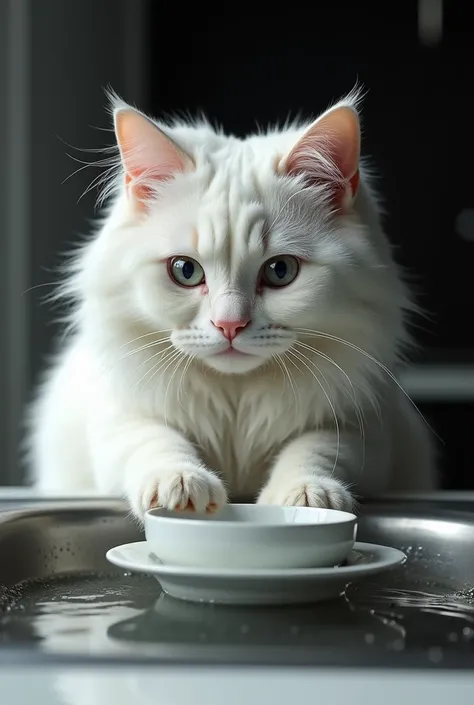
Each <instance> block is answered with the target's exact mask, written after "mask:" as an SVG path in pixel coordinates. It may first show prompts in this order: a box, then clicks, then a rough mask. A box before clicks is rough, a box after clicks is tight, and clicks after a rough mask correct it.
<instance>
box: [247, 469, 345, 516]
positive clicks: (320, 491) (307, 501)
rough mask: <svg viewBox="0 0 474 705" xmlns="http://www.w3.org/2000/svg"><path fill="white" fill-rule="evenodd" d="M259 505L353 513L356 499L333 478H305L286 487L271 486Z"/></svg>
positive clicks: (262, 494) (259, 499)
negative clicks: (317, 508)
mask: <svg viewBox="0 0 474 705" xmlns="http://www.w3.org/2000/svg"><path fill="white" fill-rule="evenodd" d="M258 503H259V504H278V505H280V506H291V507H319V508H323V509H339V510H342V511H347V512H350V511H353V509H354V504H355V502H354V498H353V497H352V495H351V493H350V492H349V491H348V490H347V489H346V488H345V487H344V486H343V485H342V484H341V483H340V482H339V481H338V480H335V479H333V478H331V477H317V478H312V477H310V478H305V479H302V480H299V481H295V482H293V483H286V484H285V485H284V486H283V485H282V484H278V485H275V486H272V483H271V481H270V483H269V485H268V486H267V487H266V488H265V489H264V490H263V491H262V493H261V494H260V497H259V498H258Z"/></svg>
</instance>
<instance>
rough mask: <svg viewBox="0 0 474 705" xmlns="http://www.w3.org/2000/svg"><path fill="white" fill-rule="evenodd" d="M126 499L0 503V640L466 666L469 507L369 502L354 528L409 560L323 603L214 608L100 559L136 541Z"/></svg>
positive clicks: (75, 647)
mask: <svg viewBox="0 0 474 705" xmlns="http://www.w3.org/2000/svg"><path fill="white" fill-rule="evenodd" d="M140 538H141V535H140V533H139V531H138V529H137V528H136V527H135V526H134V525H133V524H131V523H129V522H128V521H127V520H126V518H125V513H124V511H123V507H122V506H121V505H115V504H114V503H107V504H104V503H102V504H100V505H94V504H93V503H92V504H91V503H87V504H84V503H83V504H75V505H73V504H71V505H64V506H63V507H56V508H54V509H53V508H52V509H44V510H33V509H28V510H25V511H23V512H14V513H10V514H9V515H4V519H3V520H2V519H1V516H0V611H1V616H0V645H1V646H3V647H9V648H10V649H11V647H13V646H18V647H21V648H19V650H18V654H19V655H20V656H21V654H24V653H25V650H27V651H28V652H29V653H30V656H29V657H28V658H30V659H31V658H32V656H31V650H33V652H34V654H36V655H41V654H49V655H61V656H62V657H64V655H65V654H68V655H70V656H71V657H73V656H75V657H80V656H89V657H91V656H93V657H95V658H108V659H110V658H112V659H117V658H125V659H142V660H143V659H149V658H151V659H153V660H163V659H165V660H166V659H169V658H173V659H177V660H181V659H184V660H191V661H193V660H195V661H200V660H203V659H204V660H210V661H213V662H216V663H218V662H219V661H227V662H229V661H230V662H232V661H240V662H242V661H246V660H248V661H252V662H254V663H255V662H256V663H258V662H266V663H268V662H271V663H273V662H274V663H290V662H291V663H295V662H300V663H325V664H328V663H331V664H334V665H337V664H341V665H348V664H353V665H377V664H380V665H387V664H390V665H394V666H396V665H397V664H399V665H404V666H407V665H414V666H417V667H419V666H438V667H439V666H446V667H451V666H453V667H459V666H464V667H466V666H468V667H469V666H470V665H471V661H472V662H473V663H474V558H473V557H474V515H471V514H469V513H467V512H464V513H453V512H451V511H448V510H445V511H443V510H440V508H439V507H438V506H436V507H430V506H427V505H426V506H425V505H424V506H418V505H416V504H411V505H409V506H401V505H397V504H383V505H382V504H380V505H372V506H367V507H366V508H365V509H364V514H363V516H362V518H361V521H360V528H359V538H360V540H362V541H369V542H370V541H372V542H374V543H383V544H385V545H392V546H395V547H397V548H401V549H402V550H405V552H406V553H407V555H408V560H407V563H406V565H405V566H403V567H401V568H399V569H396V570H395V571H391V572H389V573H387V574H385V575H382V576H380V577H379V578H378V579H377V580H375V581H374V580H373V579H372V580H370V581H368V582H363V583H360V584H359V585H357V586H349V587H348V589H347V591H346V595H345V597H344V598H341V599H340V600H336V601H333V602H329V603H321V604H316V605H314V606H302V607H284V608H279V607H271V608H249V607H222V606H219V605H212V604H211V605H204V604H202V605H199V604H198V605H196V604H191V603H183V602H179V601H176V600H174V599H172V598H170V597H168V596H167V595H165V594H163V593H161V591H160V588H159V585H158V583H157V582H156V581H155V580H154V579H152V578H146V577H141V576H132V575H130V574H126V573H125V574H124V572H123V571H114V570H112V569H111V567H110V565H109V564H107V562H106V561H105V558H104V554H105V552H106V550H107V549H108V548H110V547H112V546H114V545H117V544H119V543H125V542H127V541H134V540H139V539H140Z"/></svg>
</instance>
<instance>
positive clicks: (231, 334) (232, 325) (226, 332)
mask: <svg viewBox="0 0 474 705" xmlns="http://www.w3.org/2000/svg"><path fill="white" fill-rule="evenodd" d="M212 322H213V324H214V325H215V327H216V328H219V330H220V331H221V333H222V335H223V336H224V337H225V338H227V340H230V341H232V340H234V338H235V336H236V335H238V334H239V333H240V332H241V331H243V329H244V328H246V327H247V326H248V324H249V323H250V320H247V319H245V318H242V319H239V320H238V321H212Z"/></svg>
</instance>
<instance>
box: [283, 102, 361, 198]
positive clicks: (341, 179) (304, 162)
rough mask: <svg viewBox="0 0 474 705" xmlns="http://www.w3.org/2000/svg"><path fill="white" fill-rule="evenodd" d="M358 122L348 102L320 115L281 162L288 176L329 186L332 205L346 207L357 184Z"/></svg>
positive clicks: (354, 111)
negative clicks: (297, 176)
mask: <svg viewBox="0 0 474 705" xmlns="http://www.w3.org/2000/svg"><path fill="white" fill-rule="evenodd" d="M359 159H360V123H359V117H358V115H357V112H356V110H355V109H354V108H353V107H352V106H349V105H340V106H336V107H334V108H333V109H330V110H328V111H327V112H326V113H324V114H323V115H321V117H319V118H318V119H317V120H316V121H315V122H314V123H313V124H312V125H311V126H310V127H309V129H308V130H307V131H306V132H305V134H304V135H303V137H301V139H300V140H299V142H298V143H297V144H296V145H295V147H293V149H292V150H291V152H290V154H289V155H288V156H287V157H286V159H285V160H284V161H283V163H282V164H281V167H282V169H283V171H284V172H285V173H286V174H288V175H290V176H291V175H302V176H303V177H304V178H305V181H306V182H307V183H309V184H310V185H320V186H323V187H326V188H327V189H328V193H329V196H330V199H331V202H332V205H333V207H335V208H336V209H337V210H342V211H344V210H346V209H347V208H348V207H350V205H351V203H352V201H353V200H354V198H355V196H356V194H357V189H358V186H359Z"/></svg>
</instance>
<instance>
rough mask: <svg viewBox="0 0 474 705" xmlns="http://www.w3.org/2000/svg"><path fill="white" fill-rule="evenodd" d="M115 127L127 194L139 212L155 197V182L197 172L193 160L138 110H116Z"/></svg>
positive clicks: (127, 108) (124, 108) (126, 108)
mask: <svg viewBox="0 0 474 705" xmlns="http://www.w3.org/2000/svg"><path fill="white" fill-rule="evenodd" d="M114 124H115V134H116V137H117V143H118V146H119V149H120V155H121V158H122V165H123V169H124V172H125V185H126V188H127V192H128V194H129V196H130V197H132V198H133V199H134V200H135V202H136V205H137V206H138V207H139V208H140V209H143V208H146V206H147V204H148V203H149V201H150V198H152V196H153V186H154V184H155V183H156V182H163V181H168V180H170V179H172V178H174V177H175V176H176V174H178V173H180V172H186V171H191V170H193V169H194V163H193V161H192V159H191V158H190V157H189V156H188V155H187V154H186V153H185V152H184V151H183V150H182V149H180V147H178V145H177V144H175V143H174V142H173V140H172V139H171V138H170V137H168V135H166V134H165V133H164V132H163V131H162V130H161V129H160V128H159V127H158V126H157V125H155V124H154V123H153V122H152V121H151V120H149V119H148V118H147V117H145V115H143V114H142V113H139V112H138V111H137V110H134V109H133V108H129V107H128V106H127V107H123V108H122V107H120V108H118V109H116V110H115V111H114Z"/></svg>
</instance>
